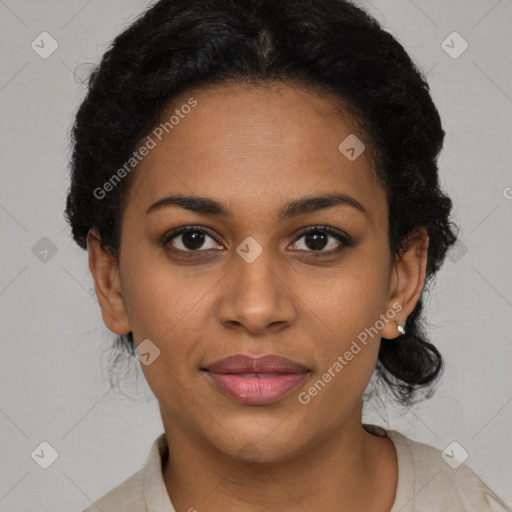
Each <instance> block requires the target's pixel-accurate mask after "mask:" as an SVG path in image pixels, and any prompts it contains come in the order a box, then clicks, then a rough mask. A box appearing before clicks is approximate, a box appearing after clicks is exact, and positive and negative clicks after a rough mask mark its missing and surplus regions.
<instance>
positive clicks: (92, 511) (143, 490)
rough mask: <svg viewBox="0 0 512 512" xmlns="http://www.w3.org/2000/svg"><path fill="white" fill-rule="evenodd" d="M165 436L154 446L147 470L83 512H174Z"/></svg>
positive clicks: (159, 438)
mask: <svg viewBox="0 0 512 512" xmlns="http://www.w3.org/2000/svg"><path fill="white" fill-rule="evenodd" d="M167 449H168V448H167V441H166V438H165V434H161V435H160V436H158V437H157V438H156V439H155V441H154V442H153V446H152V447H151V450H150V452H149V456H148V458H147V461H146V463H145V464H144V466H143V467H142V468H141V469H140V470H139V471H137V472H136V473H134V474H133V475H131V476H130V477H128V478H127V479H126V480H124V481H123V482H121V483H120V484H119V485H118V486H117V487H114V489H112V490H111V491H109V492H108V493H106V494H105V495H103V496H102V497H101V498H99V499H97V500H96V501H95V502H94V503H92V504H91V506H90V507H88V508H87V509H85V510H83V511H82V512H98V510H104V511H105V512H106V511H108V512H139V511H141V510H154V511H165V512H174V509H173V507H172V504H171V502H170V500H169V496H168V494H167V491H166V490H165V484H164V482H163V477H162V471H161V468H162V465H161V464H162V458H163V457H165V456H166V453H167Z"/></svg>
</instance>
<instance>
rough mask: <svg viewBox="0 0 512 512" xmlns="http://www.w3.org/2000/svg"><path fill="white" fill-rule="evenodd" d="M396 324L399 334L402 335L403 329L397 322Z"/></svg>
mask: <svg viewBox="0 0 512 512" xmlns="http://www.w3.org/2000/svg"><path fill="white" fill-rule="evenodd" d="M396 325H397V329H398V332H399V333H400V336H402V335H404V334H405V329H404V328H403V327H402V326H401V325H400V324H399V323H397V324H396Z"/></svg>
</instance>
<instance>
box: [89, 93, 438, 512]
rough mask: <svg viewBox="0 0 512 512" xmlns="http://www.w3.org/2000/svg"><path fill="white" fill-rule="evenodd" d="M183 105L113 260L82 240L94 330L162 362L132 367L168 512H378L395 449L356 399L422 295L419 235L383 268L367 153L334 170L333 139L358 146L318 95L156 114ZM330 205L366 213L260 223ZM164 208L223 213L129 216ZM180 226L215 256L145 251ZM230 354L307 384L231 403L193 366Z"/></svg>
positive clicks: (341, 211) (218, 102) (258, 97)
mask: <svg viewBox="0 0 512 512" xmlns="http://www.w3.org/2000/svg"><path fill="white" fill-rule="evenodd" d="M191 96H193V97H194V98H195V99H196V100H197V102H198V104H197V106H196V107H195V108H194V109H192V111H191V112H190V113H189V114H188V115H187V116H186V117H185V118H184V119H182V120H180V123H179V124H178V125H177V126H175V128H174V129H173V131H172V132H170V133H169V134H168V135H166V136H165V137H164V138H163V139H162V141H161V142H159V143H158V144H157V146H156V147H155V148H154V149H152V150H151V152H150V153H149V154H148V156H146V157H145V158H144V160H143V161H142V162H141V164H140V165H139V168H138V169H137V172H136V174H135V175H134V176H133V178H134V179H133V182H132V184H131V187H130V189H129V193H128V196H127V202H126V206H125V210H124V213H123V221H122V231H121V246H120V261H119V263H118V262H116V261H115V259H113V258H112V257H111V256H110V255H109V254H108V253H107V252H106V251H103V250H102V249H101V247H100V244H99V240H100V234H99V233H98V232H97V231H95V230H91V231H90V233H89V237H88V250H89V266H90V269H91V272H92V274H93V277H94V282H95V288H96V293H97V296H98V301H99V304H100V307H101V312H102V316H103V320H104V322H105V324H106V326H107V327H108V328H109V329H110V330H111V331H112V332H114V333H117V334H126V333H128V332H130V331H132V332H133V335H134V338H135V342H136V344H139V343H140V342H141V341H142V340H144V339H150V340H151V341H152V342H153V343H154V344H155V345H156V346H157V347H158V348H159V349H160V351H161V353H160V355H159V356H158V357H157V358H156V359H155V360H154V361H153V362H152V363H151V364H149V365H147V366H146V365H141V367H142V370H143V372H144V375H145V377H146V379H147V381H148V384H149V386H150V387H151V389H152V391H153V393H154V394H155V396H156V398H157V399H158V402H159V405H160V411H161V415H162V421H163V425H164V428H165V433H166V437H167V440H168V444H169V446H170V447H171V452H170V458H169V460H167V461H166V462H165V465H164V468H163V475H164V481H165V484H166V487H167V490H168V493H169V496H170V498H171V500H172V502H173V504H174V506H175V508H176V510H177V511H178V512H181V511H188V510H189V509H191V508H195V509H196V510H198V511H199V512H200V511H201V510H208V511H209V512H216V511H221V510H222V511H231V510H233V511H234V510H244V511H249V512H250V511H264V510H265V511H268V510H273V511H304V510H308V511H316V510H322V511H327V512H329V511H336V512H339V511H369V510H371V511H372V512H387V511H389V510H390V509H391V506H392V504H393V501H394V497H395V492H396V485H397V473H398V469H397V459H396V452H395V449H394V446H393V444H392V442H391V441H390V440H389V439H387V438H380V437H377V436H375V435H371V434H369V433H368V432H366V431H365V430H364V429H363V428H362V424H361V423H362V406H363V401H362V395H363V392H364V391H365V389H366V387H367V385H368V383H369V381H370V378H371V376H372V373H373V371H374V368H375V364H376V361H377V355H378V349H379V344H380V338H381V336H382V337H385V338H388V339H392V338H395V337H397V336H398V335H399V333H398V331H397V323H396V322H398V323H399V324H400V325H404V324H405V320H406V318H407V316H408V315H409V314H410V313H411V312H412V310H413V309H414V306H415V305H416V303H417V301H418V299H419V297H420V295H421V292H422V290H423V287H424V284H425V268H426V256H427V248H428V235H427V234H426V232H425V230H424V229H423V228H418V229H417V230H416V231H415V232H414V233H413V236H411V238H410V242H409V246H408V248H407V250H405V251H404V252H402V254H401V255H400V256H399V257H392V255H391V254H390V250H389V246H388V241H387V236H388V205H387V201H386V196H385V192H384V190H383V188H382V187H381V185H380V183H379V182H378V181H377V180H376V178H375V177H374V174H373V172H372V164H371V161H370V159H369V158H368V155H367V152H366V151H365V152H363V154H362V155H361V156H360V157H359V158H357V159H356V160H355V161H352V162H351V161H349V160H348V159H347V158H345V156H343V155H342V154H341V152H340V151H339V150H338V145H339V144H340V142H341V141H343V140H344V139H345V138H346V137H347V136H348V135H349V134H352V133H356V134H357V135H358V137H359V138H360V139H361V140H364V137H363V135H362V134H360V133H359V132H358V131H357V128H356V127H355V125H354V124H353V123H351V122H350V118H349V117H348V116H343V117H340V116H339V115H336V114H335V113H334V111H333V107H332V103H330V102H329V101H327V99H326V98H325V96H319V95H317V94H316V93H314V92H308V91H306V90H304V89H301V88H298V87H292V86H290V85H285V84H274V86H273V87H256V86H252V87H250V86H245V87H242V86H239V85H235V84H229V85H228V84H224V85H223V86H217V87H216V88H208V89H207V88H201V89H195V90H193V91H187V92H186V93H184V94H183V95H181V96H180V97H179V98H176V99H175V101H174V102H173V105H174V106H173V109H170V110H169V112H167V113H166V115H165V116H163V117H165V118H167V119H168V117H169V116H170V114H171V113H172V111H173V110H174V109H175V108H177V107H179V106H180V105H183V104H185V103H186V101H187V100H188V99H189V98H190V97H191ZM332 192H339V193H344V194H348V195H350V196H352V197H353V198H355V199H356V200H357V201H359V203H361V204H362V205H363V207H364V208H365V209H366V211H367V215H365V214H363V213H362V212H360V211H358V210H357V209H355V208H353V207H350V206H347V205H344V206H343V205H342V206H335V207H331V208H328V209H323V210H319V211H315V212H309V213H305V214H302V215H300V216H297V217H293V218H288V219H284V220H279V219H278V217H277V211H278V210H279V209H280V208H281V207H282V206H283V205H284V204H286V203H288V202H289V201H292V200H295V199H298V198H301V197H303V196H310V195H323V194H325V193H332ZM177 193H182V194H194V195H198V196H208V197H211V198H213V199H216V200H217V201H219V202H221V203H223V204H224V205H225V206H226V207H227V208H229V209H230V210H231V211H232V214H233V215H232V217H231V218H223V217H221V216H218V215H209V214H199V213H196V212H192V211H188V210H186V209H183V208H180V207H178V206H168V207H165V208H161V209H158V210H155V211H154V212H152V213H150V214H146V213H145V212H146V210H147V209H148V207H149V206H150V205H151V204H153V203H154V202H155V201H157V200H159V199H161V198H163V197H165V196H167V195H171V194H177ZM189 225H199V226H205V227H208V228H210V229H211V230H212V231H213V233H214V234H215V236H216V237H217V241H215V240H214V239H212V238H210V237H209V236H208V235H205V238H204V243H203V246H201V247H200V248H199V251H202V255H201V254H197V252H198V249H195V251H196V252H194V250H193V249H189V250H188V252H186V250H187V247H191V245H190V239H188V246H187V245H184V244H185V243H186V241H185V240H184V238H185V239H186V237H183V236H178V237H177V238H175V239H174V240H173V241H172V243H171V242H169V243H168V245H167V248H165V247H164V246H163V245H162V242H161V239H162V238H163V237H164V235H165V234H168V233H170V232H171V231H172V230H174V229H176V228H178V227H181V226H189ZM317 225H321V226H322V225H326V226H330V227H332V228H333V229H335V230H343V231H344V232H346V233H347V234H349V235H350V237H352V238H353V240H354V241H355V245H354V246H352V247H345V246H343V244H342V242H339V241H337V240H336V239H335V238H334V237H332V236H329V238H328V239H327V241H328V245H327V246H325V247H324V248H320V249H319V250H318V249H315V246H314V244H311V242H310V243H309V245H308V244H306V237H304V236H303V234H302V233H301V232H302V231H303V230H304V228H309V227H312V226H317ZM248 236H251V237H253V238H254V239H255V240H256V241H257V242H258V243H259V244H260V246H261V247H262V248H263V252H262V254H261V255H260V256H259V257H258V258H257V259H256V260H255V261H253V262H252V263H247V262H246V261H245V260H244V259H242V258H241V257H240V256H239V255H238V253H237V252H236V248H237V247H238V246H239V245H240V244H241V243H242V241H243V240H244V239H245V238H246V237H248ZM173 246H174V251H173V250H172V247H173ZM340 246H341V247H342V249H341V251H340V252H338V253H334V252H333V251H330V250H331V249H336V248H337V247H340ZM192 247H193V246H192ZM180 249H181V251H180ZM329 251H330V254H328V252H329ZM318 252H323V254H322V255H320V257H318V258H314V255H313V253H318ZM394 303H398V304H399V305H400V307H401V310H400V311H399V312H397V313H396V315H395V316H394V318H393V320H390V321H388V322H386V323H385V325H384V327H383V328H382V329H381V330H380V331H379V334H378V335H376V336H374V337H373V338H369V342H368V344H367V345H366V346H364V348H363V349H362V350H361V351H360V352H359V353H358V354H357V355H356V356H354V358H353V359H352V360H351V361H350V362H349V363H348V364H347V365H346V366H345V367H344V368H343V370H342V371H341V372H339V373H338V374H336V377H334V378H332V380H331V381H330V382H329V383H328V384H327V385H326V386H325V388H324V389H322V391H321V392H319V393H318V394H317V396H315V397H312V398H311V401H310V402H309V403H308V404H307V405H303V404H301V403H300V402H299V401H298V394H299V393H300V392H301V391H307V389H308V388H309V387H310V386H311V384H312V383H313V382H315V381H316V380H317V379H318V378H319V377H321V376H322V374H323V373H324V372H326V371H327V369H328V368H329V367H332V365H333V363H334V362H335V361H336V360H337V357H338V356H339V355H342V354H344V353H345V352H346V351H347V350H348V349H349V347H350V345H351V343H352V341H353V340H356V339H357V336H358V334H359V333H361V332H362V331H364V329H365V328H368V327H370V326H373V325H374V324H375V322H376V320H378V319H379V315H381V314H385V313H386V312H387V311H389V310H390V309H391V310H392V309H393V308H392V305H393V304H394ZM240 353H243V354H248V355H252V356H255V357H256V356H260V355H264V354H278V355H281V356H284V357H288V358H289V359H292V360H294V361H297V362H299V363H301V364H303V365H304V366H306V367H307V368H308V369H310V370H311V372H310V373H309V376H308V379H306V381H305V383H303V384H302V385H301V386H300V387H299V388H297V389H296V390H295V391H293V392H291V393H289V394H288V395H286V396H285V397H282V398H281V399H279V400H277V401H275V402H273V403H271V404H265V405H247V404H243V403H239V402H237V401H235V400H233V399H231V398H229V397H227V396H226V395H224V394H223V393H221V392H220V391H219V390H218V389H217V388H216V387H214V386H213V385H212V384H211V382H210V380H209V378H208V377H207V376H206V375H205V374H204V372H201V371H200V368H201V367H204V366H205V365H206V364H208V363H211V362H213V361H215V360H217V359H220V358H223V357H227V356H229V355H233V354H240ZM251 457H252V458H256V459H257V460H256V461H255V462H253V461H252V458H251ZM368 489H372V492H368Z"/></svg>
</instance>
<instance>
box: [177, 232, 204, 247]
mask: <svg viewBox="0 0 512 512" xmlns="http://www.w3.org/2000/svg"><path fill="white" fill-rule="evenodd" d="M182 237H183V245H184V246H185V247H186V248H187V249H199V248H200V247H201V246H202V245H203V243H204V234H203V233H199V232H198V231H189V232H188V233H183V235H182Z"/></svg>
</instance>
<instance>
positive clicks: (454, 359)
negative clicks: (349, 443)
mask: <svg viewBox="0 0 512 512" xmlns="http://www.w3.org/2000/svg"><path fill="white" fill-rule="evenodd" d="M363 5H366V6H367V7H368V9H369V10H370V12H372V13H373V14H374V15H375V16H376V17H377V18H378V19H379V20H380V21H381V22H382V23H383V24H384V26H385V27H386V28H388V29H389V30H390V31H391V32H393V33H394V34H395V35H396V36H397V37H398V38H399V39H400V41H401V42H402V43H403V44H404V46H405V47H406V49H407V50H408V51H409V52H410V54H411V55H412V56H413V58H414V59H415V60H416V62H417V63H418V64H419V65H420V67H422V69H424V70H425V71H428V79H429V82H430V84H431V88H432V94H433V97H434V101H435V102H436V104H437V105H438V108H439V110H440V112H441V116H442V118H443V122H444V126H445V129H446V131H447V137H446V145H445V149H444V151H443V154H442V157H441V159H440V167H441V180H442V184H443V186H444V188H445V190H446V191H447V192H448V193H449V194H450V195H451V197H452V198H453V200H454V202H455V211H454V218H455V221H456V222H457V223H458V224H459V225H460V227H461V232H460V239H461V244H459V246H458V248H457V250H455V251H452V252H451V253H450V257H449V259H448V260H447V261H446V263H445V265H444V267H443V269H442V271H441V273H440V274H439V275H438V277H437V280H436V286H435V288H434V289H433V292H432V293H431V294H430V295H429V297H428V300H427V312H428V313H429V322H430V324H429V325H430V328H429V330H430V333H431V336H432V339H433V340H434V342H435V343H436V345H437V346H438V347H439V348H440V350H441V351H442V353H443V355H444V356H445V358H446V361H447V369H446V372H445V376H444V378H443V380H442V383H441V386H440V388H439V390H438V392H437V394H435V395H434V397H433V398H432V399H431V400H430V401H427V402H424V403H422V404H420V405H417V406H415V407H413V408H412V409H410V410H408V411H404V410H402V409H399V408H396V407H394V406H393V405H392V404H389V403H385V404H378V403H377V404H376V405H375V406H374V407H373V409H372V410H371V411H370V410H368V411H367V413H366V418H365V421H366V422H375V423H379V424H382V425H384V426H385V427H387V428H393V429H395V430H399V431H401V432H403V433H404V434H406V435H408V436H410V437H412V438H414V439H416V440H419V441H422V442H425V443H427V444H431V445H434V446H436V447H438V448H440V449H445V448H446V447H447V446H448V445H449V444H450V443H451V442H452V441H454V440H455V441H457V442H458V443H460V445H461V446H463V447H464V448H465V450H467V452H468V453H469V458H468V460H467V463H468V464H469V465H470V467H472V469H473V470H474V471H475V472H476V473H477V474H478V475H479V476H480V477H481V478H482V479H483V480H484V481H485V482H487V484H488V485H489V486H490V487H491V488H493V489H494V490H495V491H496V492H497V493H498V494H499V495H500V496H501V497H503V499H505V501H507V502H508V503H509V504H510V505H512V484H511V481H512V442H511V440H510V434H511V432H512V428H511V426H512V403H511V402H512V385H511V384H512V377H511V372H510V361H511V359H512V343H511V341H512V339H511V338H512V336H511V331H512V271H511V268H510V253H511V250H512V236H511V231H512V199H511V198H512V188H510V187H512V172H511V168H510V157H509V155H510V146H511V142H512V141H511V140H510V135H511V124H512V123H511V113H512V98H511V97H512V88H511V85H510V84H511V81H512V80H511V79H512V68H511V60H510V51H511V48H512V40H511V39H512V36H511V31H510V26H511V21H512V2H511V0H499V1H497V0H480V1H476V0H473V1H467V0H454V1H450V2H446V1H441V0H436V1H426V0H415V1H412V0H395V1H391V0H378V1H374V2H365V3H364V4H363ZM145 6H146V2H144V1H141V0H116V1H113V0H112V1H108V2H100V1H99V0H89V1H84V0H69V1H66V2H64V1H61V2H58V1H46V2H37V1H35V0H30V1H29V0H19V1H15V0H0V20H1V21H0V24H1V36H0V37H1V39H2V44H1V50H0V51H1V53H2V68H1V77H0V104H1V109H2V117H1V132H0V145H1V148H2V152H1V169H2V187H1V192H0V223H1V224H0V225H1V235H2V265H1V269H0V308H1V318H2V324H1V327H2V329H1V332H2V337H3V342H2V343H3V345H2V346H3V351H2V352H3V354H2V358H1V365H2V366H1V371H2V380H3V383H2V388H1V390H2V391H1V397H0V428H1V432H2V435H1V441H0V442H1V450H2V451H1V453H2V456H1V464H2V474H1V478H0V512H2V511H3V512H6V511H9V512H15V511H33V510H38V511H40V512H45V511H52V512H55V511H67V512H71V511H79V510H82V509H83V508H85V507H86V506H89V505H90V503H91V501H92V500H94V499H97V498H98V497H100V496H101V495H103V494H104V493H105V492H107V491H108V490H110V489H112V488H113V487H114V486H116V485H118V484H119V483H120V482H121V481H122V480H124V479H125V478H127V477H128V476H130V475H131V474H133V473H134V472H135V471H137V470H138V469H139V468H140V467H141V465H142V464H143V463H144V462H145V460H146V457H147V454H148V452H149V448H150V446H151V444H152V442H153V440H154V439H155V437H156V436H157V435H158V434H159V433H161V432H163V427H162V424H161V420H160V416H159V412H158V408H157V402H156V400H155V399H154V398H152V394H151V392H150V390H149V388H148V387H147V385H146V384H145V381H144V380H143V377H142V376H141V371H140V369H139V368H138V366H137V364H138V362H137V361H135V363H137V364H132V365H131V367H130V366H125V365H122V364H121V365H120V366H119V367H118V368H117V369H116V370H114V371H111V370H110V369H109V367H108V364H109V360H110V359H109V357H110V355H109V342H110V340H112V335H110V333H109V332H108V331H107V330H106V328H105V327H104V326H103V324H102V321H101V317H100V314H99V309H98V306H97V303H96V298H95V295H94V289H93V285H92V278H91V276H90V274H89V270H88V266H87V257H86V253H85V252H84V251H82V250H81V249H79V248H78V247H77V246H75V244H74V242H73V241H72V240H71V238H70V235H69V232H68V229H67V227H66V224H65V221H64V218H63V210H64V201H65V195H66V189H67V185H68V178H67V159H68V156H69V142H68V131H69V127H70V124H71V121H72V116H73V114H74V112H75V110H76V108H77V106H78V104H79V102H80V100H81V98H82V97H83V94H84V86H83V85H80V81H81V80H82V79H83V78H84V77H85V76H86V74H87V72H88V70H89V67H90V66H89V64H90V63H96V62H98V61H99V58H100V56H101V55H102V53H103V52H104V51H105V49H106V45H107V44H108V43H109V42H110V41H111V39H112V38H113V37H114V36H115V35H116V34H117V33H118V32H119V31H121V29H122V28H123V27H124V26H126V25H127V24H128V23H129V22H130V21H131V20H133V18H134V16H136V15H137V14H138V13H140V12H141V11H142V10H143V9H144V8H145ZM44 31H46V32H48V33H50V34H51V36H52V37H53V38H54V39H55V40H56V41H57V43H58V48H57V50H56V51H55V52H54V53H53V54H52V55H51V56H49V57H48V58H46V59H43V58H41V57H40V56H39V54H38V53H36V51H34V50H33V49H32V47H31V43H32V41H34V40H35V41H36V43H37V42H38V41H39V45H40V46H42V43H40V38H38V36H39V34H41V33H42V32H44ZM453 31H457V32H458V33H460V34H461V36H462V37H463V38H464V39H465V40H466V41H467V42H468V44H469V47H468V49H467V50H466V51H465V52H464V53H463V54H462V55H460V56H459V57H458V58H452V57H451V56H449V55H448V54H447V53H446V52H445V50H444V49H443V48H442V46H441V43H442V41H444V40H445V39H446V38H447V36H448V35H449V34H451V33H452V32H453ZM45 37H46V36H45ZM452 39H453V38H452ZM452 39H448V42H447V44H449V45H450V46H453V48H452V50H451V51H452V52H453V51H459V50H460V49H461V48H462V47H461V46H460V43H461V40H457V39H455V40H453V43H452V42H451V41H452ZM45 41H46V42H45V43H44V47H45V51H47V50H48V49H49V48H50V42H49V40H48V39H46V40H45ZM445 44H446V43H445ZM41 50H42V49H41ZM44 237H46V238H47V239H49V241H50V242H49V241H48V240H46V238H45V239H44V240H42V241H41V239H42V238H44ZM36 244H37V245H36ZM34 246H35V248H34ZM52 249H53V252H54V253H55V254H53V253H52ZM44 250H48V251H49V252H47V253H44ZM55 251H56V252H55ZM130 368H131V369H130ZM127 370H129V373H128V374H125V372H126V371H127ZM109 378H110V379H112V381H113V382H114V383H115V382H118V384H116V385H115V386H114V389H113V390H111V389H110V384H109ZM129 396H130V397H131V398H128V397H129ZM384 407H385V408H386V409H385V410H384ZM43 441H46V442H48V443H50V444H51V445H52V446H53V447H54V448H55V449H56V450H57V452H58V458H57V460H56V461H55V462H54V463H53V464H52V465H51V466H50V467H49V468H48V469H42V468H41V467H39V465H37V464H36V463H35V462H34V460H33V459H32V458H31V453H32V452H33V451H34V450H35V449H36V448H37V447H38V446H39V445H40V443H41V442H43ZM47 453H48V452H47Z"/></svg>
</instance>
